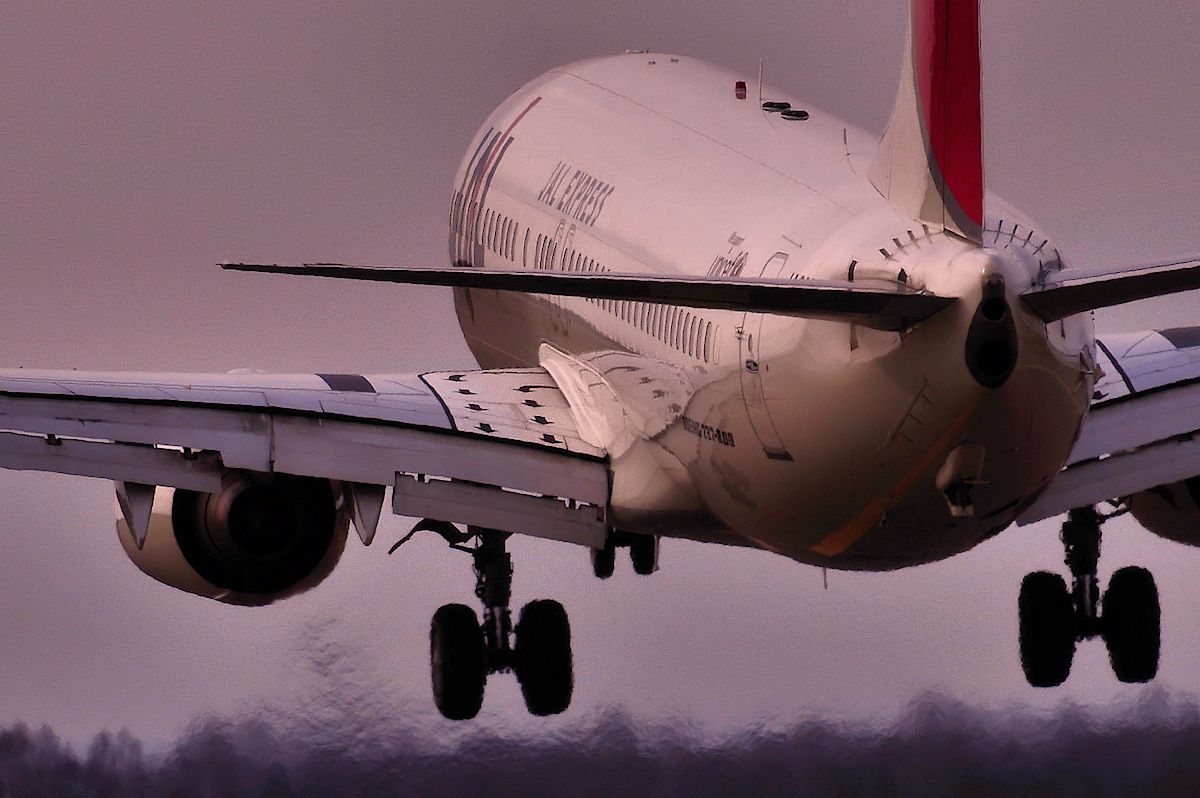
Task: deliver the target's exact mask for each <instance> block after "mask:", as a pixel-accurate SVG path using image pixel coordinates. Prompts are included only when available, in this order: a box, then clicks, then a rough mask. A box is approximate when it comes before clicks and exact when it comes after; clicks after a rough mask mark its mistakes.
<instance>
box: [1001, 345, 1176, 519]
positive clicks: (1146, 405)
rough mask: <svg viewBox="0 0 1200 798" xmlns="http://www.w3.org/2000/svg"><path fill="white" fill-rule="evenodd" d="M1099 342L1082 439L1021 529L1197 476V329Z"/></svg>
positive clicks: (1029, 510) (1027, 515) (1030, 512)
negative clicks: (1098, 373)
mask: <svg viewBox="0 0 1200 798" xmlns="http://www.w3.org/2000/svg"><path fill="white" fill-rule="evenodd" d="M1096 343H1097V346H1096V361H1097V365H1098V366H1099V369H1100V371H1101V376H1100V378H1099V379H1098V380H1097V382H1096V387H1095V392H1094V394H1093V396H1092V406H1091V409H1090V410H1089V412H1088V415H1087V418H1086V420H1085V421H1084V425H1083V429H1082V431H1081V432H1080V436H1079V440H1078V441H1077V442H1076V444H1075V448H1074V449H1073V450H1072V451H1071V457H1070V459H1069V461H1068V463H1067V467H1066V468H1065V469H1063V471H1062V473H1061V474H1059V476H1058V478H1057V479H1056V480H1055V481H1054V482H1053V483H1052V484H1051V485H1050V486H1049V487H1048V488H1047V489H1046V491H1045V493H1043V494H1042V496H1041V497H1040V498H1039V499H1038V501H1037V502H1036V503H1035V504H1034V505H1033V506H1031V507H1030V508H1029V509H1028V510H1026V511H1025V512H1024V513H1023V514H1022V515H1021V516H1020V517H1019V518H1018V519H1017V522H1018V523H1020V524H1029V523H1033V522H1034V521H1040V520H1042V519H1044V518H1050V517H1052V516H1055V515H1059V514H1061V513H1065V512H1067V511H1068V510H1070V509H1072V508H1074V507H1081V506H1084V505H1088V504H1095V503H1097V502H1101V501H1107V500H1111V499H1117V498H1121V497H1125V496H1129V495H1131V494H1134V493H1137V492H1138V491H1142V490H1147V489H1149V488H1153V487H1155V486H1158V485H1166V484H1170V483H1172V482H1176V481H1179V480H1182V479H1187V478H1189V477H1193V476H1195V475H1197V474H1200V327H1179V328H1174V329H1169V330H1156V331H1151V332H1141V333H1124V334H1119V335H1106V336H1102V337H1099V338H1097V341H1096Z"/></svg>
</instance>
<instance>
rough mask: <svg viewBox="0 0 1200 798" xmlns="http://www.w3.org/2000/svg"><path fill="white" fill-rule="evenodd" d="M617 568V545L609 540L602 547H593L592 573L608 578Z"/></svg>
mask: <svg viewBox="0 0 1200 798" xmlns="http://www.w3.org/2000/svg"><path fill="white" fill-rule="evenodd" d="M616 568H617V547H616V546H614V545H613V544H612V541H608V542H607V543H605V544H604V548H602V549H592V573H594V574H595V575H596V578H597V579H608V578H609V577H610V576H612V575H613V571H615V570H616Z"/></svg>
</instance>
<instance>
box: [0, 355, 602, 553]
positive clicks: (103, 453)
mask: <svg viewBox="0 0 1200 798" xmlns="http://www.w3.org/2000/svg"><path fill="white" fill-rule="evenodd" d="M0 467H3V468H9V469H18V470H35V471H52V472H57V473H61V474H76V475H81V476H89V477H102V478H105V479H111V480H114V481H116V482H118V483H129V484H132V485H138V486H156V485H163V486H172V487H177V488H184V489H188V490H194V491H202V492H213V491H216V490H218V489H219V488H220V487H221V475H222V473H223V471H224V470H225V469H245V470H247V471H253V472H261V473H272V472H276V473H284V474H293V475H299V476H312V477H321V478H326V479H330V480H335V481H337V482H339V483H341V484H342V485H343V487H344V489H345V490H346V494H345V495H346V498H347V499H348V500H349V501H351V502H352V503H353V504H352V506H351V514H352V517H353V518H354V519H355V525H356V527H357V528H358V531H359V534H360V535H361V536H363V540H364V542H370V538H371V537H372V536H373V534H374V529H375V523H376V522H377V521H378V518H379V513H380V510H381V507H382V502H383V496H384V488H392V489H393V499H392V504H393V510H394V512H396V513H397V514H402V515H408V516H416V517H418V518H433V519H437V520H442V521H449V522H452V523H464V524H471V525H476V526H483V527H489V528H500V529H512V530H518V531H521V532H525V533H527V534H531V535H537V536H542V537H550V538H555V539H559V540H568V541H571V542H575V543H580V544H584V545H596V546H599V545H602V544H603V541H604V536H605V520H604V514H605V512H606V509H607V503H608V497H609V472H608V465H607V462H606V455H605V452H604V451H602V450H600V449H598V448H596V447H595V446H592V445H590V444H588V443H586V442H585V441H583V440H582V439H581V438H580V436H579V435H578V433H577V431H576V428H575V422H574V420H573V417H572V414H571V410H570V408H569V406H568V404H567V401H566V399H565V398H564V397H563V394H562V393H561V392H560V391H559V389H558V388H557V387H556V385H555V383H554V380H553V379H552V378H551V377H550V375H549V374H548V373H547V372H546V371H545V370H543V369H540V368H529V369H512V370H494V371H454V372H449V371H448V372H431V373H425V374H408V375H366V376H364V375H359V374H299V375H265V374H257V373H230V374H219V375H213V374H208V375H204V374H136V373H125V374H121V373H88V372H82V371H31V370H25V369H7V370H2V371H0ZM364 519H365V520H364ZM143 539H144V537H143Z"/></svg>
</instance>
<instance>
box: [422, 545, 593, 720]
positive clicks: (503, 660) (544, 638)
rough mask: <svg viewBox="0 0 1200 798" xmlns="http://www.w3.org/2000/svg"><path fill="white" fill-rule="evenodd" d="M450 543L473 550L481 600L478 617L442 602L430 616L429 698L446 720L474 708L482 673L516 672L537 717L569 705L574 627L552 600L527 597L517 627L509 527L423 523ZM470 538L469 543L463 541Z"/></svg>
mask: <svg viewBox="0 0 1200 798" xmlns="http://www.w3.org/2000/svg"><path fill="white" fill-rule="evenodd" d="M425 528H426V529H432V530H433V531H436V532H438V533H439V534H441V535H442V537H444V538H446V540H447V541H448V542H449V543H450V545H451V547H452V548H455V549H458V550H461V551H466V552H469V553H470V554H471V557H472V560H473V562H474V566H475V595H476V596H478V597H479V600H480V601H481V602H483V623H482V624H481V623H480V622H479V619H478V617H476V615H475V611H474V610H473V609H471V608H470V607H468V606H466V605H464V604H447V605H445V606H444V607H442V608H441V609H439V610H438V611H437V612H436V613H434V616H433V624H432V626H431V627H430V632H429V661H430V671H431V674H432V677H433V700H434V703H435V704H437V708H438V710H439V711H440V712H441V713H442V715H444V716H445V717H447V718H450V719H451V720H467V719H469V718H473V717H475V715H477V714H478V713H479V708H480V706H482V704H483V690H484V686H485V685H486V683H487V677H488V676H489V675H490V674H493V673H501V672H507V671H514V672H515V673H516V675H517V681H518V682H520V684H521V694H522V695H523V696H524V698H525V706H526V707H527V708H528V709H529V711H530V712H532V713H533V714H534V715H557V714H558V713H560V712H562V711H564V710H565V709H566V708H567V706H568V705H570V703H571V693H572V691H573V689H574V685H575V681H574V675H573V668H572V658H571V627H570V624H569V623H568V622H567V613H566V611H565V610H563V607H562V605H561V604H559V603H558V602H557V601H549V600H541V601H531V602H529V603H528V604H526V605H525V607H524V608H523V609H522V610H521V615H520V618H519V619H518V620H517V626H516V629H515V630H514V629H513V625H512V615H511V613H510V612H509V609H508V604H509V600H510V599H511V597H512V575H513V568H512V557H511V556H510V555H509V553H508V551H507V550H506V549H505V544H506V543H507V541H508V537H509V533H507V532H499V531H496V530H492V529H482V528H479V527H469V528H468V531H467V533H465V534H464V533H461V532H458V531H457V530H456V529H455V528H454V527H452V526H450V525H448V524H447V525H444V526H442V525H437V524H433V523H430V522H425ZM470 540H474V545H473V546H468V545H465V544H466V543H467V542H468V541H470Z"/></svg>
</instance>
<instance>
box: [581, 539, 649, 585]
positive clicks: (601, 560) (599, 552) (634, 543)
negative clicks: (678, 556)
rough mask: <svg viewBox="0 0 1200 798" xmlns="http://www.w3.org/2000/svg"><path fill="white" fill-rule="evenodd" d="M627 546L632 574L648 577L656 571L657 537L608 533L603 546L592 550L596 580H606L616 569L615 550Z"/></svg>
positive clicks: (593, 570)
mask: <svg viewBox="0 0 1200 798" xmlns="http://www.w3.org/2000/svg"><path fill="white" fill-rule="evenodd" d="M619 546H627V547H628V548H629V559H630V561H631V562H632V563H633V572H634V573H635V574H637V575H639V576H649V575H650V574H652V573H654V572H655V571H657V570H658V535H641V534H637V533H634V532H617V531H612V532H609V533H608V539H607V540H605V541H604V546H603V547H602V548H599V549H592V573H593V574H595V575H596V578H597V579H608V578H609V577H610V576H612V575H613V572H614V571H615V570H616V567H617V548H618V547H619Z"/></svg>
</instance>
